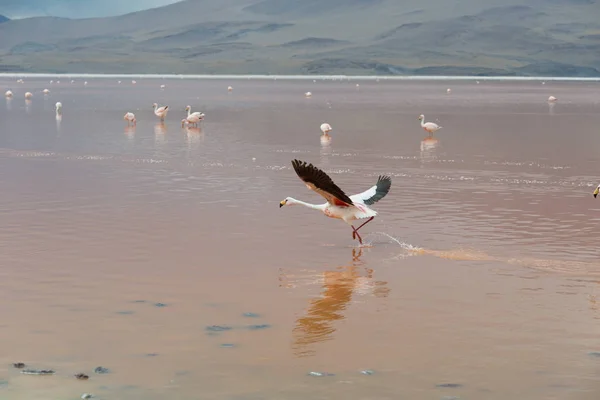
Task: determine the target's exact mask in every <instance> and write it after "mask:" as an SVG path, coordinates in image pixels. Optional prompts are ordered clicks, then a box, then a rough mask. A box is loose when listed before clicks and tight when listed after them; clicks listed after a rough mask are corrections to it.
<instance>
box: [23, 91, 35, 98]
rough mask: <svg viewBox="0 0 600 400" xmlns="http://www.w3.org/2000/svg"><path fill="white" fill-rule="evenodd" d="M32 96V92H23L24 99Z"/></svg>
mask: <svg viewBox="0 0 600 400" xmlns="http://www.w3.org/2000/svg"><path fill="white" fill-rule="evenodd" d="M32 97H33V94H32V93H31V92H27V93H25V98H26V99H31V98H32Z"/></svg>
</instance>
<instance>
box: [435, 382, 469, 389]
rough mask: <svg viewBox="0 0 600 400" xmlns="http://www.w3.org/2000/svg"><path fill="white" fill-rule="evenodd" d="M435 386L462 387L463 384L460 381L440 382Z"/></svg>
mask: <svg viewBox="0 0 600 400" xmlns="http://www.w3.org/2000/svg"><path fill="white" fill-rule="evenodd" d="M435 386H437V387H439V388H459V387H462V386H463V385H462V384H460V383H439V384H437V385H435Z"/></svg>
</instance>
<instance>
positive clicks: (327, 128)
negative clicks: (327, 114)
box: [321, 122, 333, 134]
mask: <svg viewBox="0 0 600 400" xmlns="http://www.w3.org/2000/svg"><path fill="white" fill-rule="evenodd" d="M332 130H333V128H331V125H329V124H328V123H327V122H325V123H323V124H321V132H323V133H325V134H328V133H329V132H331V131H332Z"/></svg>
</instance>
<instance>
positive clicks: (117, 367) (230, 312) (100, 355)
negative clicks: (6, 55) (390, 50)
mask: <svg viewBox="0 0 600 400" xmlns="http://www.w3.org/2000/svg"><path fill="white" fill-rule="evenodd" d="M160 84H166V88H165V89H164V90H161V89H160V88H159V86H160ZM229 84H231V85H233V86H234V89H233V92H231V93H228V92H227V86H228V85H229ZM45 87H48V88H49V89H50V90H51V93H50V94H49V95H48V96H44V95H43V94H42V93H41V91H42V90H43V89H44V88H45ZM447 87H451V88H452V93H451V94H446V88H447ZM7 89H11V90H12V91H13V92H14V97H13V98H12V100H6V101H5V100H4V99H1V100H0V187H2V191H1V192H0V214H1V216H2V224H1V225H0V248H1V251H0V265H1V268H0V316H1V318H0V342H1V343H4V346H3V349H4V350H3V351H2V352H0V398H1V399H4V398H6V399H30V398H59V397H62V398H73V399H75V398H79V396H80V395H81V394H82V393H84V392H88V393H93V394H95V395H97V396H98V397H100V398H106V399H109V398H110V399H114V398H127V399H142V398H143V399H163V398H178V399H196V398H202V399H272V398H286V399H306V398H311V399H321V398H323V399H325V398H347V399H398V398H410V399H441V398H443V397H444V396H457V397H460V398H461V399H475V398H478V399H480V398H484V399H492V400H495V399H507V398H523V399H597V398H598V393H599V391H600V385H599V384H598V381H597V376H598V373H599V372H600V357H596V356H594V353H593V352H598V351H600V343H599V341H598V334H599V333H600V330H599V328H598V326H599V323H600V310H598V304H597V296H598V295H600V286H599V283H600V260H599V255H600V254H599V252H598V250H597V238H598V235H599V233H600V224H599V222H600V217H599V215H600V200H598V201H597V200H595V199H594V198H593V197H592V195H591V193H592V191H593V189H594V187H595V185H596V184H597V183H598V182H599V180H600V176H599V175H598V165H599V163H600V150H599V149H600V128H599V127H600V84H598V83H594V82H592V83H591V82H580V83H564V82H563V83H561V82H546V84H544V85H542V84H541V83H540V82H482V83H480V84H476V83H475V82H469V81H465V82H456V81H453V82H437V81H436V82H388V81H380V82H361V83H360V87H359V88H357V87H356V86H355V82H348V81H335V82H334V81H326V82H325V81H317V82H315V83H313V82H311V81H308V82H306V81H303V82H298V81H285V80H277V81H253V80H247V81H235V82H233V83H228V82H224V81H217V80H206V81H203V80H199V81H190V80H153V79H138V83H137V84H136V85H135V86H134V85H132V84H131V83H130V82H129V81H124V82H123V83H122V84H120V85H119V84H117V82H116V80H114V79H93V80H92V79H90V80H89V83H88V85H87V86H84V85H83V82H82V81H81V80H77V81H76V82H75V83H73V84H71V83H69V81H67V80H66V79H64V80H62V81H61V83H60V84H56V83H54V84H49V83H48V80H47V79H44V80H41V79H26V80H25V83H24V84H17V83H15V80H14V79H4V80H0V91H1V92H2V93H3V92H4V91H5V90H7ZM27 90H29V91H32V92H33V93H34V98H33V99H32V100H31V102H29V103H26V102H25V100H24V93H25V91H27ZM306 91H311V92H312V93H313V96H312V98H310V99H307V98H305V97H304V92H306ZM549 95H554V96H556V97H558V99H559V101H558V102H557V103H556V104H554V105H552V106H550V105H548V103H547V102H546V99H547V98H548V96H549ZM57 101H60V102H62V104H63V116H62V120H61V121H60V122H58V121H56V120H55V115H54V104H55V103H56V102H57ZM1 102H4V103H5V104H2V103H1ZM153 102H158V103H159V104H160V105H164V104H168V105H169V106H170V112H169V114H168V117H167V120H166V122H165V123H164V124H160V123H159V121H158V119H157V118H156V117H155V116H154V114H153V113H152V107H151V105H152V103H153ZM187 104H190V105H191V106H192V108H193V111H195V110H201V111H203V112H205V113H206V120H205V121H204V122H203V123H202V125H201V128H200V129H185V128H184V129H182V128H181V125H180V121H181V119H182V118H183V117H184V116H185V113H184V111H183V109H184V107H185V106H186V105H187ZM126 111H132V112H134V113H135V114H136V116H137V120H138V123H137V127H136V128H135V129H133V128H127V127H126V123H125V121H123V119H122V118H123V114H124V113H125V112H126ZM421 113H423V114H425V119H426V120H427V121H435V122H437V123H439V124H440V125H442V126H443V129H442V130H440V131H439V132H438V133H436V135H435V138H436V139H433V140H432V139H426V134H425V133H424V132H423V131H422V130H421V128H420V127H419V123H418V121H417V116H418V115H419V114H421ZM322 122H329V123H330V124H331V125H332V126H333V129H334V130H333V132H332V140H331V142H322V141H320V140H319V136H320V131H319V125H320V124H321V123H322ZM294 158H299V159H301V160H306V161H309V162H312V163H315V164H316V165H318V166H320V167H322V168H323V169H324V170H325V171H326V172H328V173H329V174H330V175H331V176H332V178H333V179H334V180H335V181H336V183H337V184H338V185H339V186H341V187H342V188H343V189H345V190H346V191H347V192H348V193H351V194H352V193H356V192H360V191H363V190H365V189H367V188H368V187H370V186H371V185H372V184H373V183H374V182H375V181H376V179H377V176H378V175H379V174H389V175H391V176H392V179H393V184H392V190H391V192H390V194H389V195H388V197H386V198H384V199H383V200H382V201H381V202H379V203H377V204H376V205H375V206H374V208H375V209H376V210H377V211H378V212H379V213H380V214H379V216H378V217H377V218H376V219H375V220H374V221H373V222H371V223H370V224H369V225H367V226H366V227H365V228H363V229H362V230H361V232H362V235H363V238H364V239H365V242H368V243H369V244H370V246H367V247H365V248H362V249H360V248H358V247H357V246H356V243H355V242H353V241H352V231H351V229H350V228H349V227H348V226H346V225H345V224H344V223H343V222H340V221H335V220H331V219H327V218H325V217H324V216H323V215H319V214H318V213H316V212H315V211H312V210H308V209H304V208H300V207H295V208H281V209H280V208H279V201H280V200H282V199H283V198H285V197H286V196H293V197H296V198H299V199H303V200H306V201H309V202H315V203H319V202H322V199H321V198H320V197H319V196H318V195H317V194H315V193H312V192H310V191H309V190H307V189H306V187H305V186H304V185H303V184H302V182H301V181H300V180H299V179H298V178H297V176H296V175H295V173H294V171H293V170H292V168H291V164H290V161H291V160H292V159H294ZM598 301H599V302H600V299H598ZM157 303H161V304H158V305H157ZM244 313H253V314H250V315H244ZM254 314H257V315H254ZM213 326H217V327H220V328H214V327H213ZM224 328H231V329H224ZM231 345H233V346H231ZM17 361H22V362H25V363H26V364H27V365H28V366H30V367H32V368H53V369H55V370H56V371H57V373H56V375H55V376H30V375H22V374H19V371H18V370H16V369H13V368H12V365H11V363H12V362H17ZM100 365H101V366H104V367H107V368H109V369H110V373H109V374H106V375H96V374H94V373H93V369H94V368H95V367H97V366H100ZM366 369H369V370H373V371H374V374H372V375H364V374H361V373H360V371H361V370H366ZM311 371H314V372H324V373H331V374H334V375H331V376H310V375H308V374H309V372H311ZM77 372H86V373H88V374H89V375H90V379H89V380H88V381H77V380H75V378H73V376H72V375H73V374H75V373H77ZM3 382H4V383H3ZM444 384H450V385H449V386H454V385H453V384H456V385H458V386H459V387H445V386H444ZM438 385H441V387H440V386H438ZM446 386H448V385H446Z"/></svg>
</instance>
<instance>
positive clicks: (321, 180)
mask: <svg viewBox="0 0 600 400" xmlns="http://www.w3.org/2000/svg"><path fill="white" fill-rule="evenodd" d="M292 166H293V167H294V170H295V171H296V174H298V177H300V179H302V181H304V183H305V184H306V186H307V187H308V188H309V189H312V190H314V191H315V192H317V193H319V194H320V195H321V196H323V197H324V198H325V199H326V200H327V203H325V204H310V203H306V202H303V201H300V200H296V199H294V198H292V197H287V198H285V199H284V200H282V201H281V202H280V203H279V207H283V206H285V205H290V206H291V205H296V204H300V205H303V206H305V207H308V208H312V209H314V210H319V211H322V212H323V214H325V215H326V216H328V217H330V218H336V219H341V220H343V221H344V222H346V223H347V224H348V225H350V226H351V227H352V239H356V238H358V241H359V242H360V244H362V238H361V237H360V234H359V233H358V230H359V229H360V228H362V227H363V226H365V225H366V224H368V223H369V222H371V221H372V220H373V218H375V216H376V215H377V212H376V211H375V210H372V209H370V208H369V207H367V206H368V205H372V204H375V203H376V202H378V201H379V200H381V199H382V198H384V197H385V195H387V194H388V192H389V191H390V187H391V186H392V179H391V178H390V177H389V176H379V179H378V180H377V184H375V186H372V187H371V188H370V189H369V190H366V191H364V192H363V193H359V194H355V195H353V196H350V197H348V195H346V193H344V192H343V191H342V189H340V188H339V187H338V186H337V185H336V184H335V183H334V182H333V180H332V179H331V178H330V177H329V176H328V175H327V174H326V173H325V172H323V171H321V170H320V169H318V168H317V167H315V166H314V165H312V164H307V163H306V162H302V161H300V160H293V161H292ZM364 218H369V219H368V220H367V221H366V222H364V223H363V224H362V225H360V226H359V227H358V228H354V226H353V225H352V221H355V220H357V219H364Z"/></svg>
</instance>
